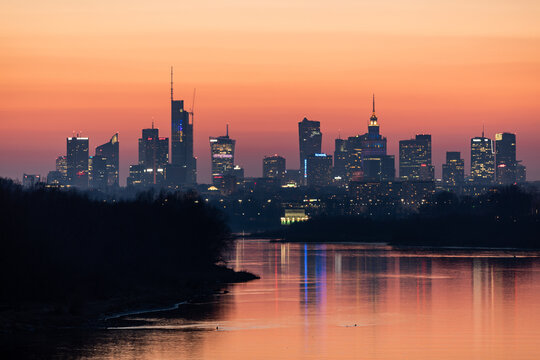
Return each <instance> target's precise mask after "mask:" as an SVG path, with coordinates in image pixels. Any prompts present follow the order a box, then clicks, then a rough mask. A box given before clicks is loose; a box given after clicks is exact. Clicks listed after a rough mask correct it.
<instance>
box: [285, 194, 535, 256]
mask: <svg viewBox="0 0 540 360" xmlns="http://www.w3.org/2000/svg"><path fill="white" fill-rule="evenodd" d="M539 209H540V199H539V196H538V194H537V193H533V192H526V191H524V190H522V189H521V188H519V187H516V186H510V187H504V188H499V189H497V190H496V191H493V192H490V193H487V194H485V195H482V196H478V197H458V196H456V195H455V194H453V193H449V192H441V193H439V194H437V195H436V196H435V197H434V199H433V200H432V201H431V202H430V203H429V204H427V205H424V206H422V207H421V208H420V209H419V212H418V213H417V214H412V215H408V216H405V217H400V218H397V217H396V218H389V217H380V218H370V217H363V216H338V217H317V218H313V219H311V220H309V221H307V222H305V223H296V224H293V225H291V226H290V228H289V229H288V230H287V231H286V232H285V235H284V238H285V241H298V242H332V241H335V242H350V241H354V242H385V243H390V244H393V245H405V246H427V247H440V246H449V247H450V246H459V247H505V248H530V249H540V214H539Z"/></svg>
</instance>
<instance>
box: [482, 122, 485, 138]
mask: <svg viewBox="0 0 540 360" xmlns="http://www.w3.org/2000/svg"><path fill="white" fill-rule="evenodd" d="M484 127H485V124H484V123H482V137H484Z"/></svg>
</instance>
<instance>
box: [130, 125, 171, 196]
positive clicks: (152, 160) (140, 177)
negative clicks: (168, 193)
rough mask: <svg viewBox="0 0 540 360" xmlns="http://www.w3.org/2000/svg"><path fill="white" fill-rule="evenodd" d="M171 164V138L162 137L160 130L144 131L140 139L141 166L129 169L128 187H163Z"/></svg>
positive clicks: (133, 166)
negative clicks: (166, 169) (167, 168)
mask: <svg viewBox="0 0 540 360" xmlns="http://www.w3.org/2000/svg"><path fill="white" fill-rule="evenodd" d="M168 162H169V138H166V137H160V136H159V129H156V128H154V124H152V128H150V129H143V130H142V136H141V138H140V139H139V164H138V166H136V165H132V166H130V169H129V177H128V180H127V183H128V185H143V186H149V185H163V183H164V180H165V174H164V173H165V167H166V166H167V164H168Z"/></svg>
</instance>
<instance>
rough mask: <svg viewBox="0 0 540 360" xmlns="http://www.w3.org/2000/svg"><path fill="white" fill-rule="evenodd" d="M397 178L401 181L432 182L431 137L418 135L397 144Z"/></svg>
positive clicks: (433, 177)
mask: <svg viewBox="0 0 540 360" xmlns="http://www.w3.org/2000/svg"><path fill="white" fill-rule="evenodd" d="M399 176H400V178H401V179H402V180H420V181H432V180H434V179H435V171H434V168H433V165H432V164H431V135H427V134H420V135H416V137H415V138H414V139H410V140H401V141H400V142H399Z"/></svg>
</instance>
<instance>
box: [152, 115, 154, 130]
mask: <svg viewBox="0 0 540 360" xmlns="http://www.w3.org/2000/svg"><path fill="white" fill-rule="evenodd" d="M153 128H154V117H153V116H152V129H153Z"/></svg>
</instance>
